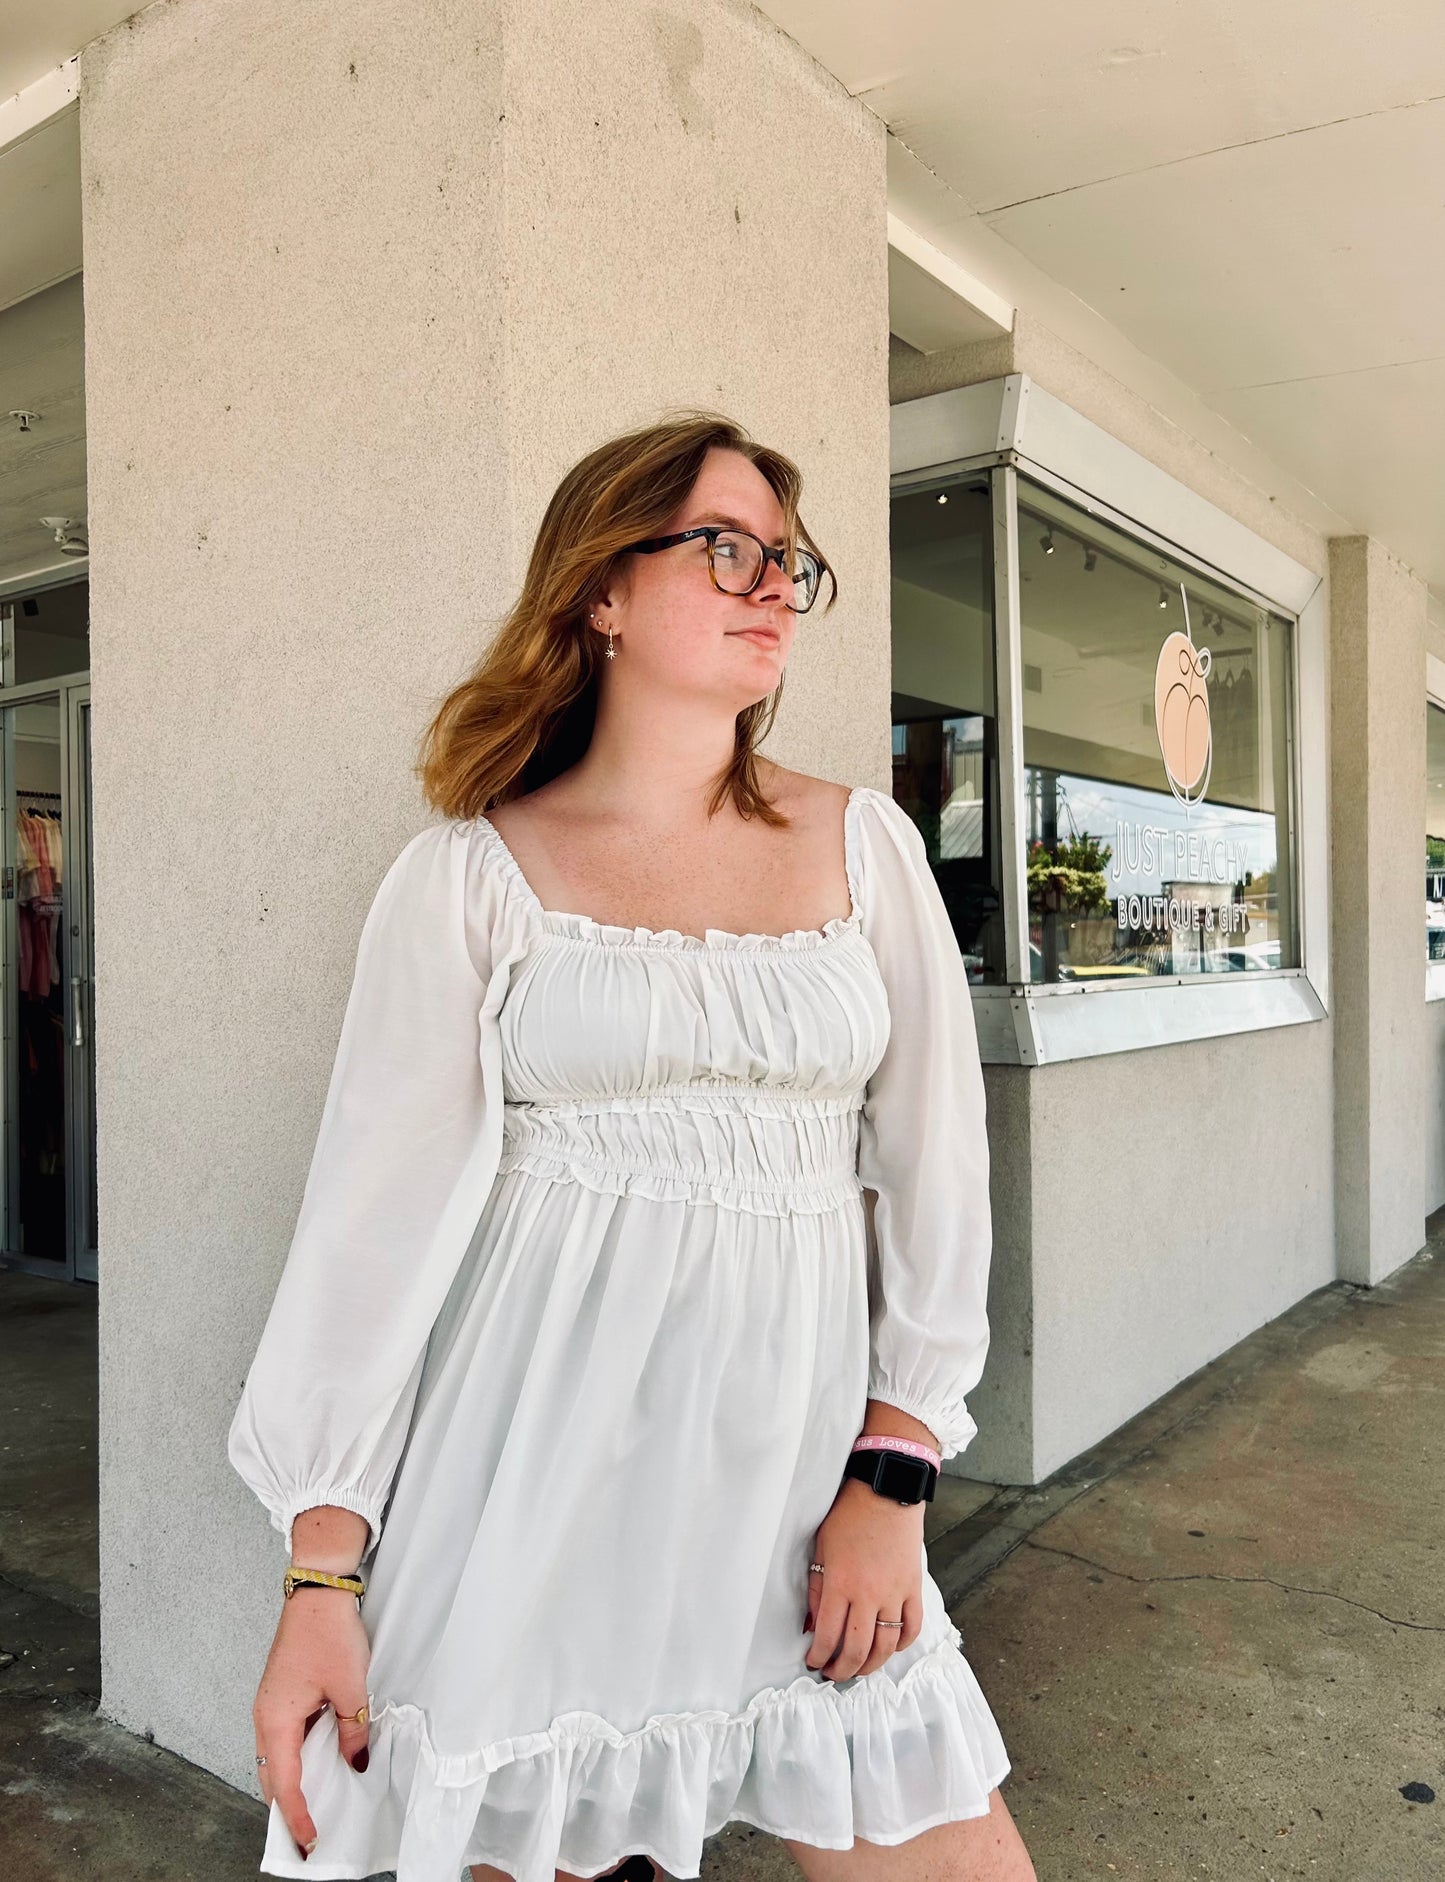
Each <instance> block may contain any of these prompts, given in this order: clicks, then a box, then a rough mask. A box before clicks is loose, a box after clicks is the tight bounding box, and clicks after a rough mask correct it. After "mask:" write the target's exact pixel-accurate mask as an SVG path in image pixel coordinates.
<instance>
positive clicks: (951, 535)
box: [892, 481, 1004, 985]
mask: <svg viewBox="0 0 1445 1882" xmlns="http://www.w3.org/2000/svg"><path fill="white" fill-rule="evenodd" d="M892 574H893V796H894V798H895V800H896V801H897V802H898V803H899V804H901V805H902V807H903V808H904V809H905V810H906V811H907V812H908V814H909V816H911V817H912V819H913V821H914V822H915V823H916V824H917V825H918V827H919V829H920V831H921V832H922V835H923V839H924V843H925V845H926V847H927V850H928V856H929V861H930V862H931V864H932V866H933V871H934V875H935V877H936V878H937V881H938V886H939V889H940V891H941V892H942V895H943V900H944V903H945V905H946V906H947V908H948V912H949V916H950V918H951V920H952V922H953V928H954V933H955V934H956V935H957V937H958V945H959V948H960V950H961V952H962V954H963V957H964V961H965V964H966V966H967V969H968V977H969V979H970V980H971V981H974V982H980V983H992V984H995V985H996V984H998V983H999V982H1001V981H1002V980H1003V979H1004V937H1003V915H1002V898H1001V895H1000V891H999V868H998V858H999V836H998V737H997V731H998V728H997V718H996V704H995V701H996V689H995V683H994V662H993V524H992V514H991V509H990V503H989V489H988V484H987V482H986V481H973V482H954V483H949V484H944V485H934V486H932V487H930V488H927V489H923V490H916V491H910V492H908V493H907V494H906V495H904V496H901V497H898V498H895V500H894V502H893V506H892Z"/></svg>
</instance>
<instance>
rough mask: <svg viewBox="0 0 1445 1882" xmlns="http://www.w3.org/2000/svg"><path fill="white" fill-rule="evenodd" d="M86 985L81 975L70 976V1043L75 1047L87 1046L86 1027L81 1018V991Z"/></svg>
mask: <svg viewBox="0 0 1445 1882" xmlns="http://www.w3.org/2000/svg"><path fill="white" fill-rule="evenodd" d="M84 984H85V983H84V981H83V980H82V979H81V977H80V975H79V974H72V975H71V976H70V1019H71V1030H70V1043H71V1044H72V1045H73V1046H83V1045H84V1044H85V1026H84V1024H83V1022H82V1020H81V1017H80V989H81V988H82V986H84Z"/></svg>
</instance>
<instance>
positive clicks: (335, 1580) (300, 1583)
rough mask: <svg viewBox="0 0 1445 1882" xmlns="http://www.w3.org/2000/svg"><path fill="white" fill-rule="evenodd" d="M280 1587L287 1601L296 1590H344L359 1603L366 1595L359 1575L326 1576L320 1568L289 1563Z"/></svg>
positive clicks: (363, 1583)
mask: <svg viewBox="0 0 1445 1882" xmlns="http://www.w3.org/2000/svg"><path fill="white" fill-rule="evenodd" d="M281 1586H282V1588H283V1589H284V1590H285V1591H286V1599H287V1600H288V1601H289V1600H290V1599H291V1597H292V1595H293V1594H294V1593H295V1592H296V1590H297V1589H298V1588H303V1587H318V1588H345V1589H346V1591H347V1593H348V1594H354V1595H355V1596H356V1598H357V1600H358V1601H359V1600H360V1599H361V1597H362V1596H363V1595H364V1594H365V1593H366V1583H365V1582H364V1581H363V1580H362V1579H361V1577H360V1576H359V1575H328V1574H327V1573H326V1571H325V1570H324V1569H320V1568H298V1567H297V1566H296V1564H295V1563H294V1562H292V1563H289V1564H288V1565H287V1568H286V1573H285V1574H284V1575H283V1576H282V1577H281Z"/></svg>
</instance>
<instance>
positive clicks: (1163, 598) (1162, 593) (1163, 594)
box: [1159, 582, 1169, 608]
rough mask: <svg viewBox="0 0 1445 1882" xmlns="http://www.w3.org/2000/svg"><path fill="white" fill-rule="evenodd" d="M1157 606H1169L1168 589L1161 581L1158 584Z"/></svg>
mask: <svg viewBox="0 0 1445 1882" xmlns="http://www.w3.org/2000/svg"><path fill="white" fill-rule="evenodd" d="M1159 606H1160V607H1161V608H1167V607H1168V606H1169V590H1168V589H1167V588H1166V587H1165V586H1164V584H1163V582H1160V584H1159Z"/></svg>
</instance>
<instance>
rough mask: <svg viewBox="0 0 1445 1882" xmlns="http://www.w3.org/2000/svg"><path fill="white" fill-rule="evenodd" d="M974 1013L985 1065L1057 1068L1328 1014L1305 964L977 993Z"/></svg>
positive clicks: (978, 989) (984, 989) (986, 989)
mask: <svg viewBox="0 0 1445 1882" xmlns="http://www.w3.org/2000/svg"><path fill="white" fill-rule="evenodd" d="M1442 992H1445V988H1442ZM973 1010H974V1018H975V1021H976V1023H977V1027H978V1047H979V1056H980V1058H981V1059H982V1060H983V1062H984V1063H985V1064H986V1065H1055V1064H1058V1063H1059V1062H1060V1061H1062V1060H1065V1059H1091V1058H1099V1057H1101V1056H1102V1055H1103V1054H1105V1053H1108V1052H1139V1051H1142V1050H1144V1049H1146V1048H1147V1047H1149V1046H1168V1045H1179V1044H1182V1043H1184V1042H1185V1041H1187V1040H1191V1039H1217V1038H1219V1037H1221V1036H1222V1035H1224V1034H1228V1033H1244V1032H1261V1031H1264V1030H1265V1029H1266V1028H1269V1027H1274V1026H1298V1025H1302V1024H1304V1023H1305V1022H1307V1021H1309V1020H1318V1019H1324V1018H1325V1017H1326V1016H1327V1010H1326V1008H1325V1005H1324V1002H1323V1001H1322V1000H1321V999H1320V997H1319V995H1318V993H1317V992H1316V991H1315V989H1314V987H1313V986H1312V985H1311V983H1310V980H1309V977H1308V975H1307V974H1306V973H1305V970H1304V969H1303V968H1299V967H1294V968H1280V969H1275V970H1273V971H1269V972H1261V973H1250V974H1247V975H1244V974H1241V975H1239V976H1237V977H1236V976H1233V975H1230V976H1227V977H1224V976H1219V977H1216V976H1214V975H1203V976H1200V975H1188V976H1185V975H1171V976H1169V977H1167V978H1163V977H1161V978H1158V979H1152V980H1150V981H1149V982H1148V983H1147V984H1144V983H1141V982H1139V981H1130V982H1128V983H1127V984H1124V985H1120V984H1118V983H1114V984H1112V985H1107V986H1106V985H1101V984H1099V983H1097V982H1094V983H1066V984H1062V985H1057V986H1047V987H1045V986H1030V987H975V988H974V989H973Z"/></svg>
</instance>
